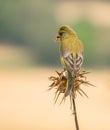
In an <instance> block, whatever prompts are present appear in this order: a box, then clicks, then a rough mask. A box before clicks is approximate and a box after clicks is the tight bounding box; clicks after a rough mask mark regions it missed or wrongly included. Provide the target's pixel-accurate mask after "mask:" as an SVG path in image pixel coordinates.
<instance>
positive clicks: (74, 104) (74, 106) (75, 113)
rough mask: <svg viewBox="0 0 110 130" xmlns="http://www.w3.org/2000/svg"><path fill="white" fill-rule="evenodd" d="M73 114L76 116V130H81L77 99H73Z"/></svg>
mask: <svg viewBox="0 0 110 130" xmlns="http://www.w3.org/2000/svg"><path fill="white" fill-rule="evenodd" d="M73 114H74V121H75V127H76V130H79V124H78V118H77V111H76V103H75V98H73Z"/></svg>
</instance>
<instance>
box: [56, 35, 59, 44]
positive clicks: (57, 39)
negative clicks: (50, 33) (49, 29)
mask: <svg viewBox="0 0 110 130" xmlns="http://www.w3.org/2000/svg"><path fill="white" fill-rule="evenodd" d="M55 42H57V43H59V42H60V36H59V35H57V36H56V38H55Z"/></svg>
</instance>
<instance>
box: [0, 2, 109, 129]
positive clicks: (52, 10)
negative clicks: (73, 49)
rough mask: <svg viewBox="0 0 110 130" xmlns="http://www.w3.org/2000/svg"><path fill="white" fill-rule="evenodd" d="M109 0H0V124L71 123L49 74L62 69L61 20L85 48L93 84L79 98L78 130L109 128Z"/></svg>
mask: <svg viewBox="0 0 110 130" xmlns="http://www.w3.org/2000/svg"><path fill="white" fill-rule="evenodd" d="M109 16H110V1H109V0H68V1H66V0H56V1H54V0H45V1H44V0H37V1H36V0H31V1H30V0H19V1H15V0H4V1H3V0H1V1H0V115H1V116H0V129H1V130H25V129H26V130H28V129H29V130H36V129H38V130H39V129H40V130H44V129H48V130H51V129H53V130H54V129H55V130H57V129H62V130H65V129H70V130H72V129H73V128H74V124H73V119H74V118H73V117H72V116H71V111H70V109H69V104H68V101H67V103H65V104H63V105H61V106H59V105H58V106H57V105H56V106H54V105H53V98H54V93H51V92H47V91H46V90H47V88H48V86H49V84H50V82H49V81H48V77H49V76H51V75H54V70H56V69H58V70H61V69H62V68H61V64H60V58H59V50H58V48H59V45H58V44H57V43H55V41H54V39H55V36H56V34H57V30H58V28H59V27H60V26H61V25H69V26H71V27H72V28H73V29H74V30H75V31H76V32H77V34H78V37H79V38H80V39H81V40H82V42H83V44H84V48H85V53H84V65H83V67H84V68H85V69H86V70H88V71H91V72H92V73H91V74H90V75H89V76H88V78H89V80H90V82H91V83H93V84H95V85H96V86H97V87H96V88H95V89H94V88H85V87H84V89H85V90H86V91H87V94H88V95H89V96H90V99H89V100H88V99H86V98H82V97H80V96H79V97H78V99H77V100H78V101H77V102H78V104H77V105H78V115H79V122H80V126H81V129H82V130H109V129H110V122H109V121H110V111H109V110H110V103H109V100H110V89H109V87H110V77H109V72H110V70H109V66H110V17H109Z"/></svg>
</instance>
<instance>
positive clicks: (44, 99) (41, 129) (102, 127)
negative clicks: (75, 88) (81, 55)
mask: <svg viewBox="0 0 110 130" xmlns="http://www.w3.org/2000/svg"><path fill="white" fill-rule="evenodd" d="M54 70H55V68H50V69H49V68H39V69H38V68H30V69H25V70H23V69H21V70H20V69H19V70H1V72H0V130H73V129H74V117H73V116H72V112H71V111H70V107H69V100H67V101H66V102H65V103H63V104H62V105H59V104H56V105H54V102H53V98H54V95H53V92H54V91H50V92H48V91H47V88H48V86H49V84H50V81H49V80H48V77H49V76H51V75H53V74H54ZM91 72H92V73H91V74H89V75H88V80H90V81H91V83H93V84H95V85H96V86H97V87H86V86H82V87H84V90H85V91H86V93H87V94H88V96H89V98H86V97H85V98H83V97H81V96H77V100H76V102H77V112H78V119H79V124H80V128H81V130H110V77H109V73H110V71H107V70H106V71H92V70H91Z"/></svg>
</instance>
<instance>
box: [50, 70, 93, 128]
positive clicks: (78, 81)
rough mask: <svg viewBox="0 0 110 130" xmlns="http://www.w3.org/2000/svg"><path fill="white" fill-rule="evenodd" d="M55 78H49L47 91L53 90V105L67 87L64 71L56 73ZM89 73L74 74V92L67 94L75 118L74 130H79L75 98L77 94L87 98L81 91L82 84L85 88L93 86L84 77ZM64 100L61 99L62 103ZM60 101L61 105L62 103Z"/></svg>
mask: <svg viewBox="0 0 110 130" xmlns="http://www.w3.org/2000/svg"><path fill="white" fill-rule="evenodd" d="M56 73H57V76H51V77H49V79H50V80H51V81H52V84H51V85H50V86H49V90H51V89H53V88H55V89H56V91H55V98H54V99H55V103H56V102H57V100H58V98H59V96H60V94H61V93H63V94H64V93H65V91H66V87H67V77H66V76H65V75H64V71H62V72H58V71H56ZM88 73H90V72H86V71H81V70H79V71H78V72H77V74H76V77H75V79H74V83H73V84H74V89H73V90H74V92H71V93H70V94H69V96H70V103H71V108H72V106H73V114H74V116H75V125H76V130H79V125H78V119H77V112H76V105H75V97H76V95H77V93H79V94H80V95H81V96H83V95H84V96H86V97H88V96H87V94H86V93H85V92H84V91H83V89H82V84H83V85H86V86H94V85H92V84H91V83H89V81H87V77H86V75H87V74H88ZM64 99H65V97H63V99H62V101H63V100H64ZM62 101H61V103H62Z"/></svg>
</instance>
